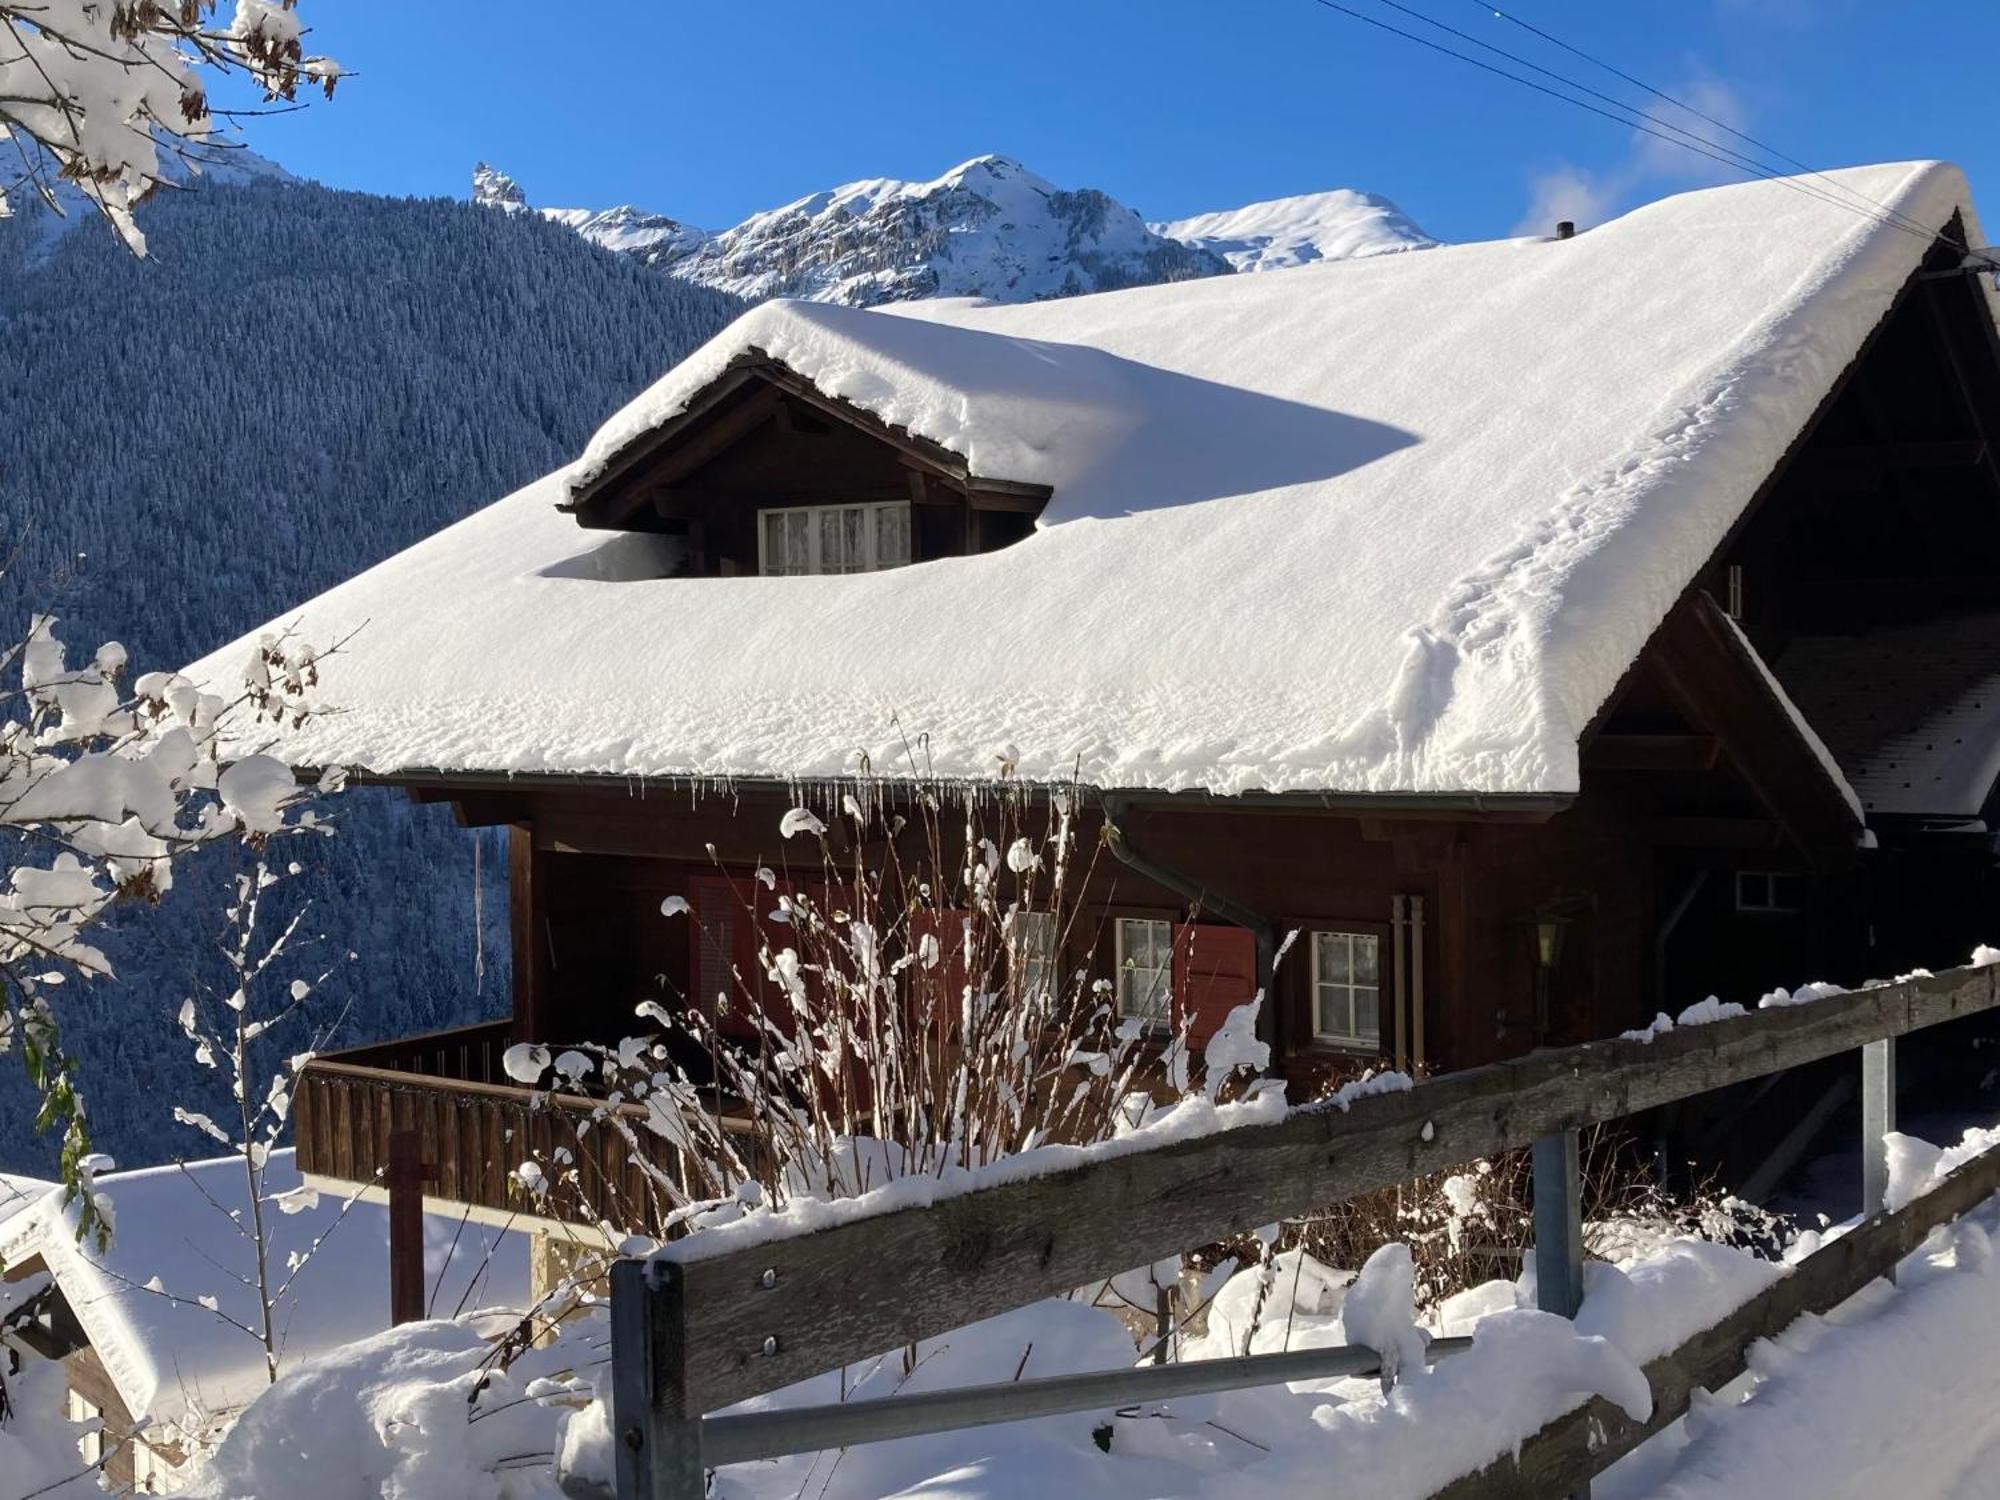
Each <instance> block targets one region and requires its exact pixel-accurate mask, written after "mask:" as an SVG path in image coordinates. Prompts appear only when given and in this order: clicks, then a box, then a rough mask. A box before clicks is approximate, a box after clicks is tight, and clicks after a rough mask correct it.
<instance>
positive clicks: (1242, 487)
mask: <svg viewBox="0 0 2000 1500" xmlns="http://www.w3.org/2000/svg"><path fill="white" fill-rule="evenodd" d="M1835 175H1836V180H1837V181H1838V182H1840V183H1841V184H1842V185H1843V187H1844V188H1847V189H1852V190H1854V191H1857V192H1859V193H1863V194H1866V195H1867V196H1868V197H1869V198H1871V199H1874V200H1878V201H1880V202H1883V203H1885V204H1888V205H1891V206H1892V207H1894V208H1895V209H1897V210H1898V211H1899V212H1901V213H1903V214H1906V215H1908V216H1909V217H1910V218H1912V219H1914V220H1916V221H1918V222H1921V223H1923V224H1926V225H1935V226H1939V227H1942V226H1943V225H1944V224H1945V223H1946V222H1947V221H1948V220H1949V218H1950V217H1951V215H1952V213H1953V211H1954V210H1956V209H1959V208H1961V207H1965V208H1966V211H1967V215H1968V222H1969V223H1970V222H1971V219H1970V208H1969V200H1968V196H1967V190H1966V186H1965V183H1964V181H1963V179H1962V177H1961V176H1960V174H1959V173H1958V172H1957V171H1956V169H1954V168H1950V167H1946V166H1940V165H1936V164H1914V165H1912V164H1903V165H1896V166H1883V167H1870V168H1861V169H1855V170H1853V171H1850V172H1845V173H1840V174H1835ZM1977 232H1978V231H1977V228H1976V225H1975V226H1974V227H1973V230H1972V233H1973V234H1974V235H1975V237H1976V235H1977ZM1926 248H1927V241H1926V240H1925V239H1924V238H1923V237H1921V236H1917V235H1912V234H1908V233H1905V232H1902V231H1901V230H1899V229H1897V228H1894V227H1891V226H1887V225H1884V224H1882V223H1880V222H1879V221H1877V220H1874V219H1871V218H1868V217H1865V216H1862V215H1857V214H1855V213H1850V212H1846V211H1843V210H1841V209H1839V208H1836V207H1833V206H1830V205H1829V204H1827V203H1826V202H1824V201H1821V200H1820V199H1818V198H1815V197H1811V196H1808V195H1806V194H1804V193H1801V192H1797V191H1793V190H1792V189H1791V188H1789V187H1787V186H1785V185H1783V184H1776V183H1754V184H1747V185H1742V186H1735V187H1727V188H1718V189H1712V190H1708V191H1704V192H1698V193H1689V194H1685V195H1682V196H1680V197H1677V198H1672V199H1667V200H1664V201H1662V202H1659V203H1656V204H1652V205H1650V206H1648V207H1645V208H1642V209H1639V210H1637V211H1635V212H1633V213H1631V214H1628V215H1627V216H1625V217H1624V218H1622V219H1619V220H1616V221H1614V222H1612V223H1610V224H1607V225H1604V226H1603V227H1601V228H1599V229H1595V230H1592V231H1590V232H1588V233H1586V234H1584V235H1581V236H1579V237H1577V238H1576V239H1573V240H1570V241H1566V242H1553V241H1540V240H1516V241H1506V242H1498V243H1493V244H1485V245H1468V246H1447V247H1441V248H1438V249H1432V250H1425V251H1423V253H1421V254H1409V255H1388V256H1376V257H1370V258H1365V259H1361V260H1355V261H1348V262H1343V263H1340V264H1336V265H1321V266H1311V267H1303V268H1299V269H1297V270H1293V271H1287V272H1282V273H1271V274H1267V275H1255V276H1228V277H1220V278H1214V279H1210V280H1204V281H1194V282H1185V283H1179V284H1175V285H1170V286H1160V287H1149V288H1142V289H1138V290H1132V291H1125V292H1116V293H1110V294H1105V295H1101V296H1094V297H1080V298H1073V299H1070V300H1066V301H1061V302H1051V303H1040V304H1033V305H1026V306H1009V307H998V306H987V305H979V304H973V303H967V302H943V303H919V304H910V305H905V306H903V307H901V308H899V309H898V310H897V311H896V312H895V313H894V314H889V313H883V312H870V311H862V310H858V309H853V308H842V307H832V306H825V305H808V304H799V303H785V302H779V303H770V304H766V305H764V306H762V307H759V308H757V309H755V310H753V311H752V312H750V313H748V314H747V315H745V316H744V317H743V318H741V319H740V320H738V322H736V323H735V324H733V325H732V326H731V327H730V328H729V329H727V330H726V331H725V332H724V333H722V334H721V335H719V336H718V337H717V338H716V339H714V340H713V341H711V342H710V343H709V344H708V345H706V346H704V347H703V348H702V349H700V350H698V351H696V353H694V354H693V355H691V356H690V357H689V358H688V359H687V360H685V361H684V362H683V363H682V364H681V365H680V366H679V367H678V368H677V369H675V370H673V371H671V372H669V373H668V374H667V375H666V376H665V377H664V378H663V379H661V380H660V381H659V382H658V383H657V384H656V385H655V386H653V387H652V388H651V389H650V390H648V391H647V392H645V393H644V394H643V395H641V396H640V397H639V398H638V399H637V400H635V401H634V402H633V403H632V404H631V405H630V406H628V407H627V408H626V409H625V410H623V411H621V412H619V413H618V414H617V415H616V416H614V417H613V418H612V419H611V420H610V421H609V422H608V423H607V424H606V425H605V427H604V428H603V430H602V431H600V432H599V434H598V435H597V437H596V438H595V439H593V441H592V442H591V444H590V445H589V448H588V450H587V451H586V453H585V455H584V456H583V457H582V459H581V460H580V462H579V463H578V464H577V465H576V466H573V468H572V470H571V471H569V472H568V473H567V474H556V475H551V476H549V477H548V478H546V479H544V480H541V481H539V482H537V483H536V484H533V485H530V486H528V487H527V488H525V489H523V490H520V491H518V492H516V493H515V494H513V495H511V496H509V497H507V498H506V499H504V500H501V501H499V502H498V503H496V504H494V505H493V506H490V507H489V508H487V509H486V510H484V511H482V512H480V513H479V514H477V515H475V516H473V517H471V518H470V519H468V520H467V521H465V522H462V523H461V524H459V525H457V526H455V527H453V528H451V529H449V530H447V531H445V532H442V533H440V534H438V535H437V536H435V537H432V538H430V539H429V540H427V541H425V542H423V543H421V544H419V545H418V546H416V547H413V548H411V549H409V550H408V551H406V552H404V553H402V554H400V555H398V556H396V557H394V558H392V559H390V560H389V561H388V562H385V563H383V564H382V565H380V566H379V567H376V568H374V569H372V570H370V571H369V572H367V573H365V574H363V575H361V576H360V577H359V578H357V579H355V580H353V581H351V582H349V583H347V584H345V585H343V586H341V587H340V588H337V589H334V590H332V591H330V592H328V593H327V594H324V595H322V596H321V597H320V598H318V599H316V600H313V601H311V602H310V603H309V604H307V605H306V606H305V607H304V608H303V609H302V610H301V611H299V612H298V613H297V614H296V616H287V617H286V621H284V622H281V623H291V622H292V621H293V620H296V623H297V628H298V629H299V630H300V631H302V632H303V634H304V635H305V636H306V637H307V639H309V640H311V641H313V642H314V643H316V644H320V645H325V644H327V643H330V642H332V641H334V640H337V639H341V638H344V637H347V636H348V635H349V634H350V633H352V639H351V640H350V641H349V642H348V644H347V646H346V648H345V651H344V653H343V654H341V655H340V656H337V657H335V658H333V659H331V660H329V661H328V662H327V663H325V668H324V683H325V688H324V696H325V698H326V699H327V701H328V702H329V703H331V704H334V705H337V706H338V707H339V708H340V709H341V710H342V712H340V713H338V714H329V715H325V716H322V717H320V718H317V719H314V720H312V721H310V722H309V723H308V724H307V725H306V726H305V727H303V728H302V729H298V730H284V731H280V732H277V733H276V734H275V736H274V737H275V741H276V747H277V749H278V750H279V752H280V753H281V754H283V755H284V756H286V757H287V758H289V759H292V760H294V761H295V762H299V763H329V762H341V763H346V764H350V765H360V766H365V767H368V768H370V769H372V770H375V771H381V772H389V771H397V770H409V769H415V768H440V769H449V770H474V769H477V770H495V771H554V772H572V773H575V772H581V773H597V774H606V775H686V776H717V777H733V776H743V777H748V776H775V777H786V778H815V777H835V776H841V775H851V774H855V773H857V772H870V773H873V774H876V775H899V774H907V773H908V772H910V771H912V770H918V771H926V772H929V773H932V774H936V775H939V776H948V777H971V778H987V777H991V776H993V775H994V774H995V773H996V771H997V770H998V768H999V759H998V757H997V755H996V751H997V747H999V746H1002V745H1007V746H1009V747H1010V748H1011V749H1012V750H1013V752H1014V753H1013V756H1012V761H1013V764H1014V766H1015V767H1016V770H1017V774H1018V775H1020V776H1022V777H1024V778H1030V779H1046V780H1067V779H1068V778H1070V777H1071V776H1072V775H1079V776H1080V777H1081V779H1082V780H1084V781H1085V782H1089V783H1095V784H1099V785H1105V786H1121V787H1143V788H1175V789H1178V788H1193V787H1199V788H1208V789H1211V790H1214V791H1218V792H1225V793H1232V792H1241V791H1246V790H1251V789H1295V788H1308V789H1333V790H1342V791H1370V792H1480V793H1500V792H1567V791H1572V790H1574V789H1575V788H1576V786H1577V778H1578V768H1577V749H1576V744H1577V736H1578V733H1579V732H1580V730H1581V729H1582V728H1583V726H1584V725H1586V724H1587V723H1588V722H1589V720H1590V717H1591V715H1592V713H1593V712H1594V711H1595V710H1596V709H1597V707H1598V706H1599V705H1600V704H1601V703H1602V702H1603V701H1604V699H1605V697H1606V696H1607V695H1608V694H1609V693H1610V691H1611V690H1612V688H1613V687H1614V686H1615V684H1616V683H1617V681H1618V680H1619V677H1620V675H1621V674H1622V672H1623V671H1624V669H1625V668H1626V666H1627V665H1628V664H1629V663H1630V662H1631V661H1632V659H1633V658H1634V656H1635V655H1636V654H1637V652H1638V651H1639V649H1640V648H1641V646H1642V645H1643V643H1644V642H1645V640H1646V638H1647V636H1648V635H1649V634H1650V632H1651V631H1652V630H1653V628H1654V626H1655V625H1657V624H1658V622H1659V621H1660V619H1661V618H1662V617H1663V616H1664V614H1665V612H1666V611H1667V610H1668V608H1670V607H1671V605H1672V604H1673V603H1674V601H1675V600H1676V599H1677V598H1678V597H1679V595H1680V593H1681V591H1682V590H1683V588H1684V587H1685V586H1686V584H1687V582H1688V580H1689V579H1690V578H1691V577H1692V576H1693V575H1694V573H1695V572H1696V570H1697V569H1698V568H1699V567H1700V566H1701V564H1702V563H1703V562H1704V561H1705V560H1706V559H1707V558H1708V557H1709V555H1710V554H1711V552H1712V551H1713V549H1714V547H1715V546H1716V545H1717V543H1718V542H1719V540H1720V539H1721V537H1722V536H1723V535H1724V534H1725V532H1726V531H1727V529H1728V528H1729V526H1730V524H1731V523H1732V522H1733V521H1734V519H1735V518H1736V517H1737V515H1738V514H1740V512H1741V510H1742V508H1743V506H1744V505H1745V503H1746V502H1747V501H1748V500H1749V498H1750V496H1751V495H1752V493H1753V492H1754V491H1755V489H1756V488H1757V486H1758V484H1759V483H1760V482H1761V481H1762V479H1763V478H1764V477H1765V475H1766V474H1767V473H1769V472H1770V470H1771V468H1772V467H1773V466H1774V465H1775V464H1776V462H1777V461H1778V459H1779V457H1780V456H1781V455H1782V453H1783V452H1784V450H1785V448H1786V446H1787V444H1788V443H1789V442H1790V441H1791V439H1792V438H1793V437H1794V436H1795V435H1796V433H1797V432H1798V430H1799V429H1800V427H1801V425H1802V424H1803V423H1804V421H1805V419H1806V417H1807V416H1808V415H1809V413H1810V412H1811V411H1812V410H1813V409H1814V407H1815V406H1816V405H1817V403H1818V402H1819V400H1820V398H1821V397H1822V396H1823V395H1824V394H1825V392H1826V391H1827V389H1828V388H1829V387H1830V385H1831V384H1832V382H1833V380H1834V378H1835V377H1836V376H1837V374H1838V373H1839V372H1840V370H1841V369H1842V368H1843V367H1844V366H1845V365H1846V364H1847V363H1848V362H1849V361H1850V360H1851V359H1852V357H1853V356H1854V354H1855V352H1856V351H1857V350H1858V348H1859V347H1860V344H1861V342H1862V340H1863V338H1864V337H1865V335H1866V333H1867V332H1868V330H1869V329H1870V328H1871V327H1872V326H1873V325H1874V323H1875V322H1876V321H1877V320H1878V319H1879V318H1880V317H1881V315H1882V314H1883V312H1884V310H1885V309H1886V308H1887V306H1888V304H1889V301H1890V298H1891V297H1892V295H1893V293H1894V291H1895V290H1896V288H1898V287H1899V286H1900V285H1901V284H1902V282H1903V281H1904V280H1905V278H1906V277H1907V276H1908V275H1909V274H1910V272H1911V271H1912V270H1913V269H1914V268H1915V266H1916V264H1917V262H1918V260H1919V258H1920V256H1921V255H1922V254H1923V252H1924V251H1925V249H1926ZM752 348H755V349H761V350H763V351H764V352H765V353H767V354H769V355H771V356H773V357H775V358H777V359H780V360H783V361H785V362H786V363H787V364H789V365H790V366H791V367H792V368H794V369H795V370H797V371H798V372H799V373H801V374H803V375H805V376H806V377H808V378H810V379H811V380H813V381H814V382H816V383H817V384H818V385H819V386H820V387H821V388H822V389H823V390H825V391H827V392H828V393H830V394H833V395H837V396H840V397H843V398H845V399H847V400H849V401H852V402H853V403H855V404H856V405H857V406H860V407H862V408H863V409H865V410H867V411H869V412H871V413H873V414H874V415H876V416H878V417H880V418H882V419H884V420H886V421H888V422H891V423H895V424H897V425H900V426H903V427H907V428H908V429H910V430H911V431H913V432H915V433H918V434H920V435H922V436H923V437H926V438H929V439H932V440H934V441H936V442H938V443H941V444H943V445H945V446H946V447H948V448H951V449H953V450H954V451H956V452H958V453H960V454H962V455H963V456H964V457H965V458H966V460H967V461H968V462H969V464H970V466H971V468H972V469H973V471H974V472H976V473H979V474H982V475H987V476H991V477H996V478H1002V479H1011V480H1022V481H1033V482H1040V483H1045V484H1048V485H1051V486H1052V487H1053V489H1054V492H1055V498H1054V499H1053V501H1052V502H1051V504H1050V507H1049V510H1048V512H1047V515H1046V516H1045V517H1044V521H1043V525H1042V527H1041V529H1040V530H1039V531H1038V533H1037V534H1036V535H1034V536H1033V537H1032V538H1030V539H1029V540H1028V541H1026V542H1023V543H1021V544H1019V545H1017V546H1015V547H1012V548H1009V549H1007V550H1005V551H1002V552H997V553H992V554H987V555H983V556H977V557H969V558H956V559H949V560H943V561H938V562H932V563H925V564H921V565H919V566H916V567H912V568H908V569H904V570H899V571H895V572H890V573H880V574H872V575H862V576H848V577H816V578H779V579H765V578H748V577H739V578H696V579H678V580H662V579H657V578H646V577H643V576H641V577H636V578H635V577H633V576H632V572H633V570H631V569H628V568H625V567H623V566H612V565H610V563H609V562H607V563H606V565H605V566H602V567H598V566H594V565H593V563H592V558H593V555H594V554H596V553H597V552H598V551H599V550H600V549H606V548H616V547H617V546H619V545H620V539H619V538H617V537H612V536H607V535H606V534H603V533H594V532H586V531H583V530H581V529H579V528H578V527H577V526H576V525H575V523H574V522H573V521H572V520H571V519H570V518H569V517H568V516H566V515H563V514H561V513H559V512H558V511H557V510H556V509H555V506H556V505H557V504H558V503H559V502H560V501H562V500H563V499H565V498H566V496H567V494H568V493H569V491H570V488H571V486H572V485H573V484H574V483H576V482H578V481H579V480H582V479H585V478H588V477H589V476H590V475H591V474H593V473H595V472H597V471H598V470H599V469H600V468H601V467H602V466H603V464H604V463H605V461H606V460H607V459H608V458H609V457H610V456H611V455H612V454H614V453H615V452H616V451H617V450H618V449H619V448H621V447H622V446H623V445H624V444H625V443H627V442H628V441H630V440H631V439H632V438H634V437H635V436H637V435H639V434H641V433H643V432H645V431H647V430H649V429H650V428H651V427H653V426H655V425H657V424H658V423H660V422H662V421H665V420H667V419H668V418H670V417H671V416H672V415H674V414H675V413H676V412H678V411H679V410H680V409H681V408H682V405H683V403H684V402H685V401H686V400H687V399H688V398H689V397H690V396H691V395H692V394H693V393H694V392H696V391H697V390H699V389H700V388H702V387H703V386H705V385H706V384H707V383H708V382H709V381H711V380H712V379H714V378H715V376H716V375H717V374H718V373H719V372H720V371H721V370H722V368H723V367H724V366H725V364H726V363H727V362H728V361H729V360H730V359H731V358H732V357H734V356H736V355H739V354H742V353H744V352H745V351H747V350H749V349H752ZM249 650H250V643H249V642H248V641H244V642H238V643H236V644H234V645H231V646H228V647H225V648H224V649H222V650H221V651H219V652H218V653H216V654H215V655H213V656H211V657H210V658H208V659H207V660H206V661H204V662H202V663H200V664H198V666H197V667H196V668H195V669H194V670H195V672H196V673H197V675H199V676H201V677H204V678H206V679H208V680H209V681H212V682H216V681H225V680H229V679H230V678H231V677H232V676H233V674H234V673H235V672H237V671H238V670H239V669H240V667H241V664H242V660H243V658H244V657H245V656H246V655H247V654H248V652H249Z"/></svg>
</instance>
